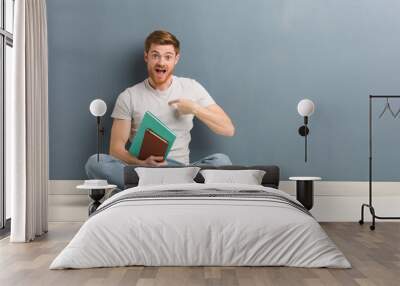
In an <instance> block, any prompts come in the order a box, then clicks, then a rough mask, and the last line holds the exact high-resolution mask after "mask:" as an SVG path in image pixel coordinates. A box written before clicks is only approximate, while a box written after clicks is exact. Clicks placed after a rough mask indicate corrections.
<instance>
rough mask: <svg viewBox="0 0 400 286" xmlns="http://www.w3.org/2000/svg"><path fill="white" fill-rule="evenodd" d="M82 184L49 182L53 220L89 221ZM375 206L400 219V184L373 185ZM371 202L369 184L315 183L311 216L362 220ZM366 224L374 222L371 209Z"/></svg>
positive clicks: (287, 185)
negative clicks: (361, 217) (367, 205)
mask: <svg viewBox="0 0 400 286" xmlns="http://www.w3.org/2000/svg"><path fill="white" fill-rule="evenodd" d="M81 183H82V181H75V180H50V181H49V221H51V222H69V221H81V222H83V221H85V220H86V219H87V210H88V205H89V202H90V199H89V197H88V195H87V191H85V190H78V189H76V186H77V185H79V184H81ZM279 188H280V189H281V190H283V191H286V192H287V193H289V194H290V195H293V196H295V194H296V183H295V182H292V181H281V182H280V186H279ZM373 190H374V195H373V204H374V207H375V211H376V214H377V215H379V216H400V208H399V205H400V191H399V190H400V182H375V183H373ZM362 203H368V182H333V181H332V182H331V181H320V182H315V183H314V207H313V209H312V210H311V213H312V214H313V215H314V217H315V218H316V219H317V220H318V221H354V222H355V221H358V220H359V219H360V214H361V204H362ZM365 214H366V216H365V221H370V220H371V216H370V214H369V210H368V209H366V211H365Z"/></svg>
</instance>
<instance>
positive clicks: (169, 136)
mask: <svg viewBox="0 0 400 286" xmlns="http://www.w3.org/2000/svg"><path fill="white" fill-rule="evenodd" d="M147 129H150V130H151V131H153V132H154V133H156V134H157V135H158V136H160V137H161V138H163V139H165V140H166V141H167V142H168V148H167V151H166V152H165V157H164V159H166V158H167V156H168V153H169V150H170V149H171V147H172V145H173V144H174V142H175V139H176V135H175V133H174V132H173V131H172V130H171V129H169V128H168V126H167V125H165V124H164V123H163V122H162V121H161V120H160V119H158V118H157V117H156V116H155V115H154V114H153V113H151V112H150V111H146V113H145V114H144V116H143V119H142V122H141V123H140V126H139V129H138V130H137V132H136V134H135V136H134V138H133V142H132V144H131V146H130V148H129V153H131V154H132V155H133V156H135V157H136V158H137V157H139V153H140V149H141V148H142V143H143V138H144V133H145V132H146V130H147Z"/></svg>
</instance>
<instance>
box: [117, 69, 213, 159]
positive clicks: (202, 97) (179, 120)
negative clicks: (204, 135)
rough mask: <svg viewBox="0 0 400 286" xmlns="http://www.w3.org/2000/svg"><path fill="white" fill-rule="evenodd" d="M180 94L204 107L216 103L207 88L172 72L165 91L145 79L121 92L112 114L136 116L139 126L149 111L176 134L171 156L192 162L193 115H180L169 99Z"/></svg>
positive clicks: (131, 118)
mask: <svg viewBox="0 0 400 286" xmlns="http://www.w3.org/2000/svg"><path fill="white" fill-rule="evenodd" d="M178 98H187V99H190V100H192V101H194V102H196V103H198V104H199V105H201V106H203V107H206V106H209V105H211V104H214V103H215V101H214V100H213V99H212V97H211V96H210V95H209V94H208V92H207V91H206V90H205V88H204V87H203V86H202V85H201V84H199V83H198V82H197V81H195V80H193V79H190V78H183V77H176V76H173V79H172V83H171V85H170V86H169V88H168V89H166V90H164V91H159V90H156V89H154V88H153V87H152V86H151V85H150V84H149V80H148V79H146V80H144V81H142V82H140V83H138V84H136V85H134V86H132V87H129V88H127V89H126V90H125V91H123V92H122V93H121V94H120V95H119V96H118V98H117V101H116V103H115V107H114V111H113V113H112V114H111V117H113V118H116V119H127V120H133V127H134V128H135V129H138V128H139V125H140V123H141V122H142V119H143V116H144V113H145V112H146V111H150V112H151V113H153V114H154V115H155V116H157V117H158V118H159V119H160V120H161V121H162V122H164V124H166V125H167V126H168V127H169V128H170V129H171V130H172V131H174V132H175V134H176V139H175V142H174V144H173V146H172V147H171V150H170V152H169V154H168V158H171V159H174V160H176V161H179V162H182V163H184V164H189V143H190V140H191V136H190V130H191V129H192V128H193V117H194V116H193V114H188V115H179V114H178V113H177V111H176V110H175V109H174V108H173V107H172V106H169V105H168V102H169V101H171V100H174V99H178Z"/></svg>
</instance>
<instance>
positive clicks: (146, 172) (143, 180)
mask: <svg viewBox="0 0 400 286" xmlns="http://www.w3.org/2000/svg"><path fill="white" fill-rule="evenodd" d="M199 170H200V168H199V167H182V168H146V167H137V168H135V171H136V173H137V174H138V176H139V184H138V185H139V186H149V185H166V184H186V183H195V181H194V180H193V179H194V178H195V177H196V175H197V173H198V172H199Z"/></svg>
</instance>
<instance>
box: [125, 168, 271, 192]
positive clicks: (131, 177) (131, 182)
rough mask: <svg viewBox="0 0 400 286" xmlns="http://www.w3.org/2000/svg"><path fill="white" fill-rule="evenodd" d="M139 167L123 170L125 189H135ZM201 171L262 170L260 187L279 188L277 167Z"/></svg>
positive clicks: (200, 176) (201, 178)
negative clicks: (263, 172) (263, 173)
mask: <svg viewBox="0 0 400 286" xmlns="http://www.w3.org/2000/svg"><path fill="white" fill-rule="evenodd" d="M137 167H140V166H138V165H129V166H126V167H125V168H124V183H125V189H128V188H132V187H136V186H137V185H138V182H139V177H138V175H137V173H136V172H135V168H137ZM198 167H200V168H201V169H202V170H204V169H219V170H248V169H253V170H254V169H255V170H264V171H265V175H264V177H263V179H262V182H261V183H262V185H263V186H265V187H271V188H275V189H277V188H278V186H279V167H278V166H265V165H258V166H240V165H230V166H220V167H214V166H198ZM163 168H182V167H180V166H165V167H163ZM194 180H195V181H196V182H197V183H204V178H203V176H202V175H201V174H200V173H199V174H198V175H197V176H196V178H195V179H194Z"/></svg>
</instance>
